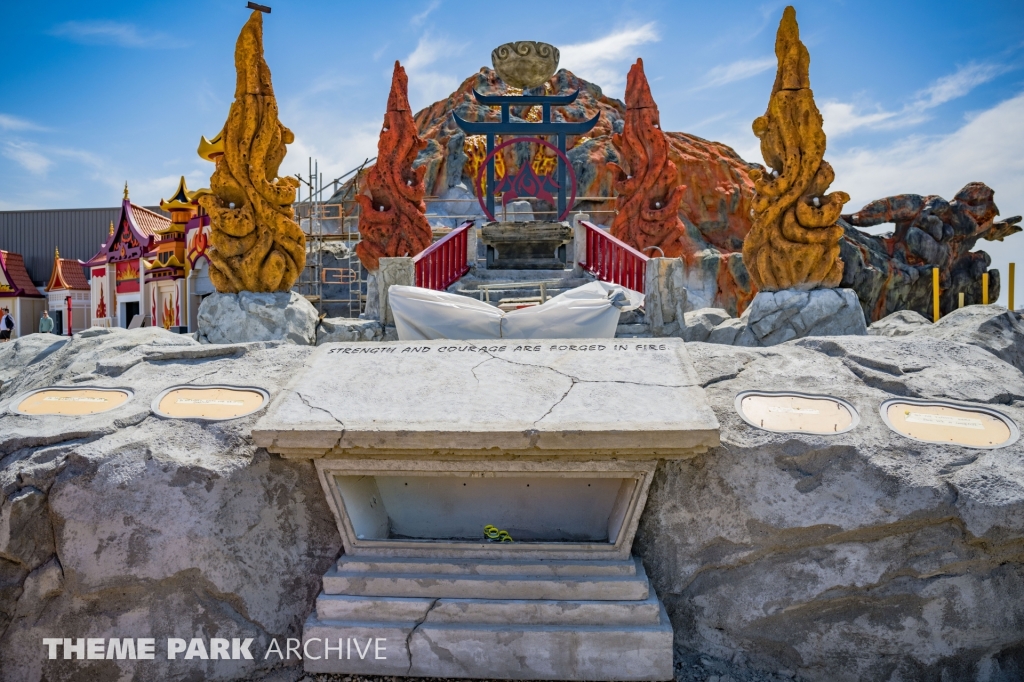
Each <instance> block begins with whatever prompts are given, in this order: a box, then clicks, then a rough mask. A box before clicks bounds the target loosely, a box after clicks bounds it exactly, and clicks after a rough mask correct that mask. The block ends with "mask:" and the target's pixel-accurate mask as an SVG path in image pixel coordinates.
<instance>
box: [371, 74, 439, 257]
mask: <svg viewBox="0 0 1024 682" xmlns="http://www.w3.org/2000/svg"><path fill="white" fill-rule="evenodd" d="M408 90H409V79H408V77H407V76H406V75H405V69H404V68H402V65H401V64H399V63H398V62H397V61H396V62H395V71H394V75H392V77H391V94H389V95H388V108H387V112H386V113H385V114H384V127H383V128H382V129H381V132H380V140H379V141H378V142H377V163H376V164H374V166H373V168H371V169H370V171H369V172H368V173H366V174H365V180H366V184H365V186H364V187H363V188H362V191H361V192H360V193H359V195H358V196H356V200H357V201H358V202H359V207H360V211H359V234H360V236H361V237H362V240H361V241H360V242H359V244H358V245H357V246H356V253H357V254H358V256H359V260H360V261H362V263H363V265H364V266H365V267H366V268H367V269H368V270H376V269H377V268H378V261H379V260H380V259H381V258H394V257H396V256H415V255H416V254H417V253H419V252H420V251H422V250H424V249H425V248H427V247H428V246H430V243H431V232H430V224H429V223H428V222H427V219H426V217H425V216H424V213H425V212H426V205H425V204H424V203H423V196H424V194H425V193H426V188H425V186H424V184H423V175H424V173H426V172H427V169H426V168H425V167H424V166H422V165H421V166H418V167H416V168H414V167H413V162H414V161H415V160H416V156H417V155H418V154H419V153H420V150H422V149H423V148H424V147H426V146H427V143H426V141H424V140H423V139H422V138H420V137H419V136H418V135H417V134H416V124H415V123H414V122H413V119H412V111H411V108H410V106H409V96H408Z"/></svg>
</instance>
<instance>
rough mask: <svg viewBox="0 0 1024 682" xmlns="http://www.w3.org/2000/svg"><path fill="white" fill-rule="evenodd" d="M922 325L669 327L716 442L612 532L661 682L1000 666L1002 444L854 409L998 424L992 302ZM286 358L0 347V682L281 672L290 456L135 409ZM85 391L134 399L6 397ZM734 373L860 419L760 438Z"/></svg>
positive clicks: (1015, 390)
mask: <svg viewBox="0 0 1024 682" xmlns="http://www.w3.org/2000/svg"><path fill="white" fill-rule="evenodd" d="M816 293H818V294H819V295H822V294H823V295H828V296H832V295H833V292H831V291H821V292H816ZM919 326H920V325H919ZM924 326H926V327H927V328H928V330H922V332H921V333H920V334H914V335H912V336H909V337H895V338H880V337H864V336H859V337H853V336H847V337H830V338H812V339H801V340H798V341H793V342H790V343H785V344H782V345H780V346H774V347H772V348H736V347H731V346H724V345H715V344H703V343H692V344H687V352H688V353H689V354H690V356H691V358H692V360H693V362H694V367H695V369H696V371H697V374H698V377H699V379H700V383H701V385H703V386H704V387H705V390H706V391H707V397H708V402H709V404H710V405H711V407H712V409H713V410H714V411H715V414H716V416H717V418H718V421H719V423H720V424H721V440H722V445H721V447H718V448H714V449H712V450H710V451H709V452H707V453H705V454H702V455H698V456H696V457H694V458H693V459H691V460H686V461H680V462H673V463H668V464H662V465H661V466H660V467H659V470H658V473H657V474H656V476H655V478H654V481H653V483H652V486H651V490H650V495H649V498H648V502H647V506H646V509H645V512H644V515H643V518H642V519H641V522H640V528H639V531H638V535H637V541H636V543H635V550H636V551H637V552H638V553H639V554H640V556H641V557H642V559H643V563H644V567H645V569H646V571H647V574H648V575H649V576H650V578H651V580H652V582H653V584H654V586H655V587H656V588H657V591H658V594H659V595H660V596H661V597H662V599H663V600H664V602H665V605H666V607H667V610H668V614H669V617H670V618H671V619H672V621H673V623H674V627H675V637H676V647H677V649H676V661H677V662H679V663H683V664H684V667H683V668H682V669H680V670H679V671H678V672H677V679H678V680H706V679H708V678H709V676H710V675H712V674H714V675H717V676H722V677H724V676H725V675H729V676H730V677H731V678H732V679H735V680H746V681H748V682H752V681H758V682H762V681H767V680H771V681H773V682H776V681H779V680H787V679H794V678H796V679H801V680H809V681H821V682H847V681H853V680H889V679H902V680H920V679H927V680H961V679H984V680H989V681H991V682H1004V681H1005V682H1009V681H1011V680H1020V679H1021V675H1022V672H1024V634H1022V628H1021V627H1020V624H1021V623H1022V622H1024V600H1022V599H1021V598H1020V595H1021V594H1022V593H1024V560H1022V557H1021V546H1022V541H1024V540H1022V528H1024V465H1022V462H1024V441H1018V442H1017V443H1016V444H1014V445H1012V446H1009V447H1007V448H1003V449H1000V450H994V451H984V450H968V449H965V448H961V447H958V446H954V445H943V444H928V443H920V442H917V441H911V440H908V439H905V438H902V437H899V436H896V435H895V434H893V433H892V432H891V431H889V430H888V428H887V427H886V426H885V424H884V423H883V422H882V419H881V417H880V416H879V413H878V406H879V404H880V403H881V402H882V401H883V400H885V399H887V398H890V397H892V396H893V395H899V396H906V397H917V398H939V399H945V400H953V401H957V402H967V403H973V404H979V405H986V406H989V407H992V408H995V409H998V410H999V411H1001V412H1003V413H1005V414H1006V415H1008V416H1010V417H1011V418H1012V419H1014V420H1015V421H1016V422H1017V423H1018V424H1024V403H1022V400H1021V398H1022V396H1024V375H1022V374H1021V372H1020V368H1021V366H1022V365H1021V363H1022V362H1024V326H1022V325H1021V324H1020V321H1019V319H1018V316H1016V315H1013V314H1010V313H1007V312H1006V311H1005V310H999V309H997V307H996V306H989V307H987V308H983V307H981V306H972V307H971V308H965V309H964V310H963V311H958V312H957V313H954V314H951V315H949V316H947V317H946V318H943V320H942V321H941V322H940V323H939V324H937V325H931V324H929V323H924ZM937 332H940V333H941V336H939V337H936V335H935V334H936V333H937ZM371 333H373V332H371ZM311 350H312V349H310V348H308V347H302V346H295V345H291V344H275V343H253V344H246V345H224V346H218V345H212V346H204V345H200V344H199V343H197V342H195V341H193V340H192V339H191V338H190V337H188V336H183V335H180V334H172V333H170V332H167V331H164V330H163V329H160V328H143V329H136V330H131V331H128V330H122V329H92V330H86V331H85V332H82V333H79V334H76V335H75V336H74V337H73V338H71V339H67V338H59V337H53V336H52V335H49V334H30V335H28V336H25V337H23V338H20V339H17V340H15V341H13V342H11V343H8V344H2V345H0V378H2V379H3V381H4V384H3V386H2V387H0V410H4V411H3V412H2V413H0V414H3V416H2V417H0V423H2V428H0V670H2V671H3V675H2V677H3V679H4V681H5V682H7V680H11V681H16V682H40V681H41V680H49V681H50V682H71V681H72V680H113V679H135V680H191V679H195V680H199V679H202V680H266V681H269V680H271V679H273V680H282V679H284V680H297V679H299V678H300V677H302V673H301V666H302V663H303V662H302V661H301V660H298V659H296V658H295V657H294V656H293V657H292V658H291V659H290V660H288V661H279V660H278V659H277V657H276V656H275V655H271V656H269V657H265V653H266V652H267V649H268V646H269V645H270V641H271V639H272V638H276V639H277V642H278V645H279V646H280V647H281V648H282V649H284V647H285V638H287V637H293V638H294V637H299V636H300V635H299V633H300V629H301V627H302V624H303V622H304V620H305V618H306V616H307V615H308V614H309V613H310V611H311V610H312V609H313V606H314V603H315V600H316V597H317V594H318V592H319V590H320V587H321V577H322V576H323V574H324V572H325V571H327V570H328V567H330V566H332V565H335V561H336V559H337V557H338V554H339V552H340V551H341V540H340V537H339V535H338V530H337V527H336V525H335V523H334V520H333V518H332V515H331V512H330V510H329V509H328V506H327V503H326V501H325V498H324V491H323V489H322V488H321V486H320V483H319V481H318V479H317V473H316V470H315V468H314V467H313V465H312V463H311V462H310V461H309V460H297V459H282V458H281V457H278V456H276V455H270V454H268V453H267V451H266V450H264V449H261V448H256V447H255V446H254V445H253V443H252V436H251V429H252V427H253V425H254V423H255V422H256V421H257V419H258V418H259V414H260V413H257V414H254V415H252V416H250V417H244V418H241V419H237V420H230V421H224V422H205V423H204V422H199V421H196V420H169V419H162V418H157V417H154V416H153V415H152V414H151V412H150V404H151V402H152V400H153V399H154V398H155V397H156V395H157V394H158V393H159V392H160V391H161V390H163V389H164V388H167V387H169V386H171V385H176V384H182V383H191V382H194V383H204V384H235V385H251V384H253V383H258V384H259V385H260V386H263V387H265V388H266V389H268V390H269V391H270V393H271V397H272V398H274V397H276V396H277V395H278V394H279V391H280V390H281V388H282V387H283V386H285V385H286V384H287V383H289V382H290V381H291V380H292V379H293V377H294V374H295V368H296V367H297V366H300V365H301V364H302V363H303V362H304V361H305V360H306V358H307V357H308V356H309V353H310V352H311ZM1011 363H1012V364H1011ZM257 378H258V379H257ZM85 382H88V383H92V384H98V385H109V386H123V387H128V388H131V389H132V390H133V391H134V392H135V396H134V398H133V400H132V401H131V402H129V403H128V404H127V405H125V406H124V407H123V408H119V410H120V411H119V412H118V414H117V416H116V418H110V417H109V416H104V415H96V416H86V417H75V418H63V419H47V420H44V419H40V418H33V417H21V416H17V415H12V414H9V413H7V412H6V408H7V406H8V404H9V401H10V400H11V399H12V398H13V397H14V396H16V395H20V394H22V393H23V392H26V391H29V390H31V389H35V388H41V387H44V386H51V385H75V384H82V383H85ZM748 389H758V390H780V391H782V390H796V391H803V392H810V393H824V394H830V395H836V396H839V397H842V398H844V399H846V400H848V401H849V402H850V403H851V404H853V405H854V407H856V408H857V410H858V411H859V412H860V416H861V423H860V425H859V426H857V427H856V428H855V429H853V430H851V431H849V432H847V433H843V434H839V435H836V436H814V435H805V434H775V433H769V432H766V431H760V430H757V429H754V428H752V427H751V426H749V425H747V424H746V423H745V422H743V421H742V420H741V419H740V417H739V416H738V415H737V414H736V411H735V407H734V401H735V397H736V394H737V392H739V391H742V390H748ZM43 637H69V638H77V637H83V638H85V637H94V638H109V637H119V638H123V637H152V638H155V639H156V640H157V642H158V645H157V650H156V651H157V656H156V657H155V659H153V660H130V659H121V660H110V659H106V660H88V659H82V660H64V659H63V657H62V656H60V655H59V653H58V657H57V658H56V659H53V660H51V659H48V658H47V657H46V653H45V652H46V648H45V646H43V645H42V644H41V642H42V638H43ZM168 637H181V638H185V639H186V641H187V640H188V639H189V638H193V637H196V638H202V639H205V640H207V642H208V641H209V638H211V637H224V638H233V637H237V638H252V639H253V642H252V646H251V648H250V651H251V653H252V656H253V657H252V659H240V660H215V659H208V660H204V659H201V658H199V657H192V658H189V659H184V658H182V657H181V656H179V657H178V658H177V659H176V660H168V659H167V657H166V654H165V653H164V651H165V649H164V647H165V644H164V642H165V640H166V638H168ZM282 666H285V669H284V670H281V669H280V668H281V667H282ZM273 668H278V669H277V670H276V671H275V670H272V669H273ZM694 669H696V672H694ZM271 674H273V675H274V677H270V675H271Z"/></svg>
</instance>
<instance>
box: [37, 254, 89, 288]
mask: <svg viewBox="0 0 1024 682" xmlns="http://www.w3.org/2000/svg"><path fill="white" fill-rule="evenodd" d="M54 289H77V290H80V291H89V282H88V281H87V280H86V279H85V271H84V270H83V269H82V264H81V263H79V262H78V261H76V260H74V259H73V258H55V259H54V266H53V273H52V274H51V275H50V283H49V284H47V285H46V290H47V291H52V290H54Z"/></svg>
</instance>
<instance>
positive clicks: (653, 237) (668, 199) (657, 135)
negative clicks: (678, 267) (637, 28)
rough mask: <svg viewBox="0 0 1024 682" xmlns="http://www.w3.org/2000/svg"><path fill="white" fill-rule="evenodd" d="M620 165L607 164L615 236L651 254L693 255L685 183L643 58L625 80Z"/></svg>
mask: <svg viewBox="0 0 1024 682" xmlns="http://www.w3.org/2000/svg"><path fill="white" fill-rule="evenodd" d="M612 144H613V145H615V147H616V148H617V149H618V150H619V155H620V158H621V160H622V161H621V165H620V164H619V163H615V162H614V161H612V162H609V163H608V168H609V169H611V171H612V172H613V173H615V174H616V178H615V192H616V194H617V195H618V196H617V197H616V200H615V208H616V209H617V213H616V214H615V218H614V219H613V220H612V226H611V233H612V236H614V237H616V238H618V239H621V240H622V241H624V242H626V243H627V244H629V245H630V246H632V247H633V248H635V249H637V250H638V251H641V252H643V253H644V254H646V255H648V256H665V257H667V258H677V257H679V256H683V257H684V258H687V259H689V258H692V257H693V256H694V255H695V254H696V245H695V244H693V243H692V242H691V240H690V239H689V238H688V237H687V235H686V227H685V226H684V225H683V221H682V220H680V219H679V205H680V204H681V203H682V200H683V192H684V191H686V187H684V186H682V185H680V184H679V172H678V170H677V169H676V165H675V164H674V163H672V161H671V160H670V159H669V158H668V140H667V139H666V138H665V133H663V132H662V131H661V116H660V115H659V114H658V105H657V104H655V102H654V97H652V96H651V87H650V85H648V83H647V76H646V75H644V62H643V60H642V59H638V60H636V64H634V65H633V66H632V67H630V69H629V75H628V76H627V78H626V123H625V126H624V127H623V130H622V132H621V133H618V134H616V135H613V136H612Z"/></svg>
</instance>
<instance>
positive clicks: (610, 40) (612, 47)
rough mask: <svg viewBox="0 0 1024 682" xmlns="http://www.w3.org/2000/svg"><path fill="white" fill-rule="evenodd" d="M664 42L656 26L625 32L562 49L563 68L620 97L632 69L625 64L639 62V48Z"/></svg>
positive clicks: (561, 64)
mask: <svg viewBox="0 0 1024 682" xmlns="http://www.w3.org/2000/svg"><path fill="white" fill-rule="evenodd" d="M658 40H660V37H659V36H658V32H657V31H656V30H655V27H654V22H651V23H648V24H644V25H643V26H637V27H631V28H624V29H620V30H618V31H615V32H613V33H609V34H608V35H606V36H603V37H601V38H598V39H597V40H592V41H590V42H588V43H576V44H574V45H566V46H565V47H561V48H559V52H560V53H561V54H560V58H559V66H560V67H562V68H565V69H568V70H569V71H572V72H573V73H574V74H576V75H577V76H579V77H580V78H584V79H586V80H588V81H590V82H591V83H596V84H598V85H600V86H601V87H602V88H604V89H605V90H606V91H610V92H616V93H619V92H621V91H622V86H623V85H624V84H625V82H626V73H627V72H628V70H629V69H628V68H627V67H626V66H625V64H623V62H627V61H633V60H635V59H636V57H637V54H636V50H635V49H634V48H636V47H637V46H638V45H643V44H645V43H654V42H657V41H658Z"/></svg>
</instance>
